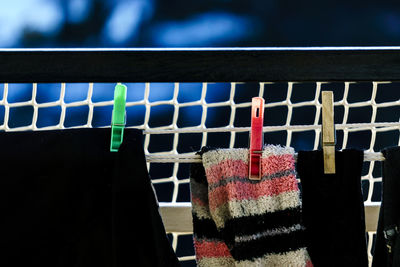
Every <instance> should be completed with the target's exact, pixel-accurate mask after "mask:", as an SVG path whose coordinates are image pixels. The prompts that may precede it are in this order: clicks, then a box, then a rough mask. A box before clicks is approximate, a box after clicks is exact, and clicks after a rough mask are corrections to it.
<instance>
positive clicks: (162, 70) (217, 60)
mask: <svg viewBox="0 0 400 267" xmlns="http://www.w3.org/2000/svg"><path fill="white" fill-rule="evenodd" d="M372 80H374V81H396V80H400V47H369V48H368V47H366V48H363V47H358V48H357V47H355V48H354V47H353V48H352V47H350V48H335V47H330V48H237V49H233V48H221V49H212V48H210V49H65V50H63V49H46V50H44V49H38V50H25V49H14V50H13V49H8V50H0V82H10V83H11V82H38V83H39V82H248V81H265V82H267V81H372Z"/></svg>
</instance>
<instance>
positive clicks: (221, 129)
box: [143, 122, 400, 134]
mask: <svg viewBox="0 0 400 267" xmlns="http://www.w3.org/2000/svg"><path fill="white" fill-rule="evenodd" d="M167 127H170V126H167ZM381 127H385V128H387V127H393V128H396V127H400V122H374V123H346V124H335V128H336V130H344V129H347V130H352V129H357V130H359V129H363V128H365V129H370V128H381ZM250 129H251V128H250V127H234V126H226V127H215V128H205V127H201V126H198V127H187V128H179V129H170V128H160V129H151V130H144V131H143V133H144V134H173V133H204V132H207V133H211V132H248V131H250ZM319 129H321V125H280V126H264V127H263V131H264V132H274V131H285V130H303V131H305V130H319Z"/></svg>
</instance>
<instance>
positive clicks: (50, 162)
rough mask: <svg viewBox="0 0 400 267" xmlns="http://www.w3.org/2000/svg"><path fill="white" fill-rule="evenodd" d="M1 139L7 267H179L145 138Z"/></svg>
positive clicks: (1, 262) (63, 135)
mask: <svg viewBox="0 0 400 267" xmlns="http://www.w3.org/2000/svg"><path fill="white" fill-rule="evenodd" d="M110 137H111V132H110V129H69V130H57V131H39V132H38V131H36V132H13V133H10V132H3V133H0V147H1V152H2V153H1V154H0V158H1V159H0V166H1V172H2V178H1V179H0V210H1V223H0V225H1V227H0V236H1V238H0V266H7V267H13V266H42V267H46V266H51V267H61V266H62V267H64V266H65V267H70V266H97V267H100V266H107V267H110V266H113V267H121V266H124V267H125V266H179V262H178V260H177V258H176V256H175V254H174V252H173V250H172V248H171V246H170V243H169V241H168V239H167V237H166V234H165V230H164V227H163V224H162V221H161V217H160V214H159V213H158V204H157V200H156V198H155V195H154V191H153V188H152V186H151V182H150V180H149V177H148V173H147V169H146V162H145V158H144V153H143V148H142V134H141V131H139V130H135V129H125V135H124V141H123V143H122V144H121V146H120V148H119V151H118V152H117V153H112V152H110Z"/></svg>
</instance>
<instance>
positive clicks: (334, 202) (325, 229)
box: [297, 150, 368, 267]
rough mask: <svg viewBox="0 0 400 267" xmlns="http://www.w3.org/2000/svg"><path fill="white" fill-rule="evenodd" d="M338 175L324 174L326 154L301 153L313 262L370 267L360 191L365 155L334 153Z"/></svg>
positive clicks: (299, 161)
mask: <svg viewBox="0 0 400 267" xmlns="http://www.w3.org/2000/svg"><path fill="white" fill-rule="evenodd" d="M335 158H336V161H335V165H336V173H335V174H324V162H323V152H322V151H321V150H320V151H300V152H299V153H298V158H297V172H298V175H299V178H300V181H301V187H302V199H303V214H302V215H303V222H304V226H305V228H306V238H307V240H308V243H307V247H308V251H309V253H310V257H311V261H312V262H313V264H314V266H315V267H319V266H324V267H327V266H332V267H333V266H334V267H337V266H352V267H357V266H368V256H367V245H366V244H367V243H366V232H365V216H364V202H363V198H362V192H361V171H362V165H363V152H362V151H358V150H343V151H341V152H339V151H336V153H335Z"/></svg>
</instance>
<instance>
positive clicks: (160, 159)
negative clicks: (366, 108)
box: [146, 152, 385, 163]
mask: <svg viewBox="0 0 400 267" xmlns="http://www.w3.org/2000/svg"><path fill="white" fill-rule="evenodd" d="M295 157H296V158H297V153H296V155H295ZM384 160H385V157H384V156H383V154H382V153H380V152H364V161H384ZM146 161H147V162H152V163H175V162H179V163H201V162H202V161H201V156H200V155H196V154H195V153H191V154H181V155H154V154H153V155H146Z"/></svg>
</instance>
